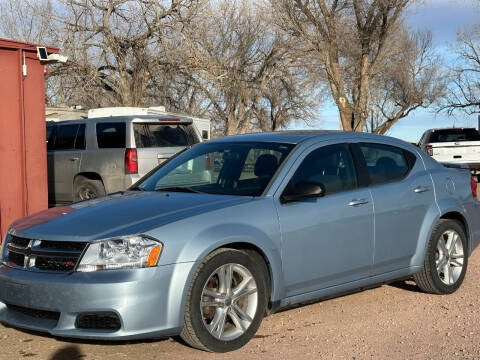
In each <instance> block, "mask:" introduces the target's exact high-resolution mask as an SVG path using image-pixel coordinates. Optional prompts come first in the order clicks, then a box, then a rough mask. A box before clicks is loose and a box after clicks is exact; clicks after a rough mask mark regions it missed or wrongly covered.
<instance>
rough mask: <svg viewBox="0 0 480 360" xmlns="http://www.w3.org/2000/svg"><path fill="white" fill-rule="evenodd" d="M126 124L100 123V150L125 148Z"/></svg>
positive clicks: (98, 125) (98, 133)
mask: <svg viewBox="0 0 480 360" xmlns="http://www.w3.org/2000/svg"><path fill="white" fill-rule="evenodd" d="M125 128H126V126H125V123H110V122H108V123H98V124H97V144H98V147H99V148H124V147H125V143H126V140H125V136H126V135H125Z"/></svg>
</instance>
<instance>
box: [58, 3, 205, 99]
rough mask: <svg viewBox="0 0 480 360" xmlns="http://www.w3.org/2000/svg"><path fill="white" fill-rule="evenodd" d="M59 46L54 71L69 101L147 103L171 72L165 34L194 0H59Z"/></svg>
mask: <svg viewBox="0 0 480 360" xmlns="http://www.w3.org/2000/svg"><path fill="white" fill-rule="evenodd" d="M64 1H65V8H64V10H63V11H64V12H65V19H64V30H65V32H64V34H65V38H64V41H63V48H64V51H66V52H67V53H68V55H69V57H70V61H69V62H68V63H67V64H66V65H65V66H60V67H58V68H57V69H56V71H55V73H54V75H56V76H59V77H60V78H61V79H62V80H63V84H62V89H63V91H64V92H65V93H67V94H70V99H69V101H70V102H74V103H80V104H84V105H86V106H88V107H98V106H106V105H109V106H142V105H149V104H150V103H151V102H152V101H154V102H158V101H162V100H163V99H160V100H159V99H152V98H150V97H149V95H158V94H159V93H162V91H156V92H152V91H151V89H152V87H154V86H158V87H159V88H161V87H164V88H165V85H164V82H163V81H164V80H165V79H166V78H168V77H169V76H166V74H169V75H171V74H170V72H169V70H170V69H171V67H172V64H171V63H170V60H169V59H170V58H173V57H170V55H171V54H170V53H169V51H170V47H172V48H173V45H171V43H170V39H171V38H172V37H175V36H176V35H175V31H176V30H177V29H181V27H182V26H183V23H185V22H186V21H188V20H189V19H190V18H191V16H193V14H194V12H195V9H196V5H197V3H198V1H196V0H171V1H167V0H163V1H154V0H151V1H148V0H144V1H138V0H82V1H77V0H64Z"/></svg>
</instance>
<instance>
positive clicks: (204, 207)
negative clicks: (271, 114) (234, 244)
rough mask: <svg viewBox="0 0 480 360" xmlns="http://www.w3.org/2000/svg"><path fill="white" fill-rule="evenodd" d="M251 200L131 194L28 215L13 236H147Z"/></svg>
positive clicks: (80, 238)
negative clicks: (146, 233)
mask: <svg viewBox="0 0 480 360" xmlns="http://www.w3.org/2000/svg"><path fill="white" fill-rule="evenodd" d="M251 200H252V198H250V197H239V196H226V195H210V194H188V193H178V192H168V193H165V192H143V191H127V192H121V193H115V194H111V195H107V196H104V197H101V198H97V199H92V200H88V201H82V202H78V203H74V204H72V205H69V206H61V207H56V208H52V209H49V210H45V211H41V212H39V213H36V214H33V215H30V216H27V217H25V218H22V219H20V220H17V221H16V222H14V223H13V224H12V227H11V233H12V234H14V235H16V236H21V237H26V238H31V239H40V240H42V239H43V240H64V241H93V240H97V239H102V238H107V237H111V236H121V235H128V234H136V233H145V232H148V231H149V230H151V229H153V228H156V227H159V226H161V225H165V224H167V223H170V222H173V221H177V220H181V219H184V218H186V217H189V216H195V215H199V214H201V213H204V212H207V211H212V210H216V209H219V208H223V207H227V206H233V205H236V204H239V203H244V202H247V201H251Z"/></svg>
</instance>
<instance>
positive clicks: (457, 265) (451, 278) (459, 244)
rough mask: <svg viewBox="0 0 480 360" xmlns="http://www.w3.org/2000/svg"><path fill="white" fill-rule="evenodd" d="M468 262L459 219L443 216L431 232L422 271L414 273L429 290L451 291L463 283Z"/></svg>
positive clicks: (422, 286)
mask: <svg viewBox="0 0 480 360" xmlns="http://www.w3.org/2000/svg"><path fill="white" fill-rule="evenodd" d="M467 264H468V248H467V236H466V235H465V230H464V228H463V226H462V225H461V224H460V223H459V222H458V221H455V220H448V219H442V220H440V221H439V222H438V223H437V225H436V226H435V228H434V230H433V232H432V235H431V237H430V242H429V244H428V248H427V253H426V255H425V261H424V265H423V268H422V271H420V272H419V273H417V274H415V275H414V280H415V282H416V283H417V285H418V287H419V288H420V289H421V290H422V291H425V292H427V293H431V294H451V293H453V292H454V291H456V290H457V289H458V288H459V287H460V285H461V284H462V282H463V279H464V278H465V273H466V271H467Z"/></svg>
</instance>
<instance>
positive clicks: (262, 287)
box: [181, 249, 267, 352]
mask: <svg viewBox="0 0 480 360" xmlns="http://www.w3.org/2000/svg"><path fill="white" fill-rule="evenodd" d="M252 259H254V258H252V257H250V256H248V255H247V254H246V253H245V252H242V251H239V250H234V249H220V250H217V251H214V252H213V253H212V254H210V255H209V256H207V258H205V260H204V261H203V262H202V264H201V265H200V266H199V268H198V270H197V272H196V274H195V276H194V278H193V280H192V284H191V286H190V290H189V293H188V295H187V303H186V309H185V321H184V328H183V331H182V333H181V337H182V338H183V340H184V341H185V342H187V343H188V344H189V345H191V346H193V347H196V348H198V349H202V350H206V351H213V352H227V351H232V350H236V349H238V348H240V347H242V346H243V345H245V344H246V343H247V342H248V341H249V340H250V339H251V338H252V337H253V335H254V334H255V332H256V331H257V329H258V327H259V326H260V323H261V321H262V318H263V315H264V313H265V308H266V304H267V301H266V280H265V279H266V274H265V273H264V269H265V266H264V264H259V263H257V262H256V261H254V260H252Z"/></svg>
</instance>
